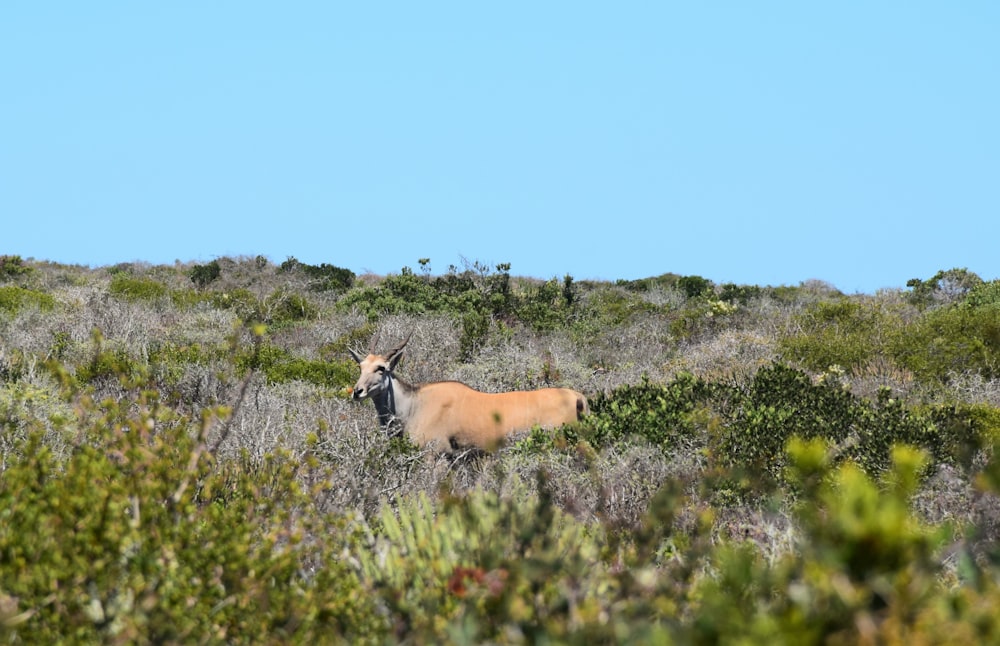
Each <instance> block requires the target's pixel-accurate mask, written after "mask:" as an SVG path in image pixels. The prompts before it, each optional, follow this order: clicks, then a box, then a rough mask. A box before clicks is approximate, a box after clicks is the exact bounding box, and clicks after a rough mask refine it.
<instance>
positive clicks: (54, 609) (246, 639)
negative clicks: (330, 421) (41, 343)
mask: <svg viewBox="0 0 1000 646" xmlns="http://www.w3.org/2000/svg"><path fill="white" fill-rule="evenodd" d="M74 410H75V411H76V416H75V417H72V418H64V419H63V420H62V422H61V426H60V427H59V428H58V431H59V432H62V433H65V434H67V435H69V436H71V437H74V438H75V440H76V444H75V449H74V450H73V451H72V453H71V455H69V457H68V458H67V459H66V460H65V461H59V460H57V459H56V458H55V457H54V455H53V453H52V452H51V451H50V450H49V448H48V447H47V445H46V444H45V443H44V442H43V440H42V437H41V434H40V433H33V434H31V435H30V437H29V438H28V439H27V440H26V441H25V442H26V444H25V446H24V449H23V450H22V451H21V455H23V459H21V460H20V461H18V462H16V463H13V464H7V467H6V469H5V471H4V472H3V477H2V478H0V517H2V518H3V519H4V522H3V523H0V571H2V572H3V573H4V575H3V577H2V581H3V589H2V591H0V606H2V607H0V613H3V614H4V616H3V623H2V625H0V635H3V637H4V638H5V639H7V640H11V641H14V642H18V643H62V642H65V641H72V642H75V643H106V642H128V643H180V642H227V643H262V642H274V641H292V642H302V643H305V642H315V641H317V640H319V641H324V640H331V639H343V640H352V641H353V640H358V639H374V638H376V637H378V636H379V635H382V634H383V633H384V631H385V625H384V623H383V621H382V620H381V619H380V618H379V617H378V616H377V615H376V614H375V608H374V606H373V604H372V601H371V598H370V597H369V596H367V595H365V594H363V593H362V591H361V589H360V584H359V581H358V579H357V577H356V576H355V575H354V574H353V572H352V571H351V570H350V569H349V568H347V567H346V566H345V565H344V564H342V563H341V561H340V560H339V558H338V555H337V552H336V550H335V549H334V547H333V545H335V544H338V545H339V544H343V543H350V542H352V540H353V539H351V538H350V532H351V530H350V529H349V528H348V527H347V525H346V524H345V523H344V522H342V521H341V520H338V519H336V518H333V517H328V516H325V515H324V514H322V513H319V512H318V511H317V510H316V509H315V508H314V507H313V502H312V501H313V497H312V495H311V493H310V492H307V491H303V490H302V489H301V488H300V487H299V486H298V484H297V480H296V478H295V473H296V471H297V470H298V469H299V468H300V466H299V465H298V464H296V463H295V462H293V461H292V460H291V459H290V458H289V457H287V456H281V455H278V456H272V457H270V458H268V464H269V465H270V466H268V467H267V468H266V469H263V470H261V471H256V472H255V471H247V470H245V469H239V468H237V469H233V468H229V467H226V468H222V465H217V464H216V463H215V461H214V460H213V458H212V455H211V453H210V452H209V451H207V450H206V441H207V439H208V433H209V431H210V430H211V429H212V428H213V427H214V426H215V424H216V421H217V420H218V421H221V422H222V423H224V420H225V419H226V417H227V415H228V412H227V410H226V409H224V408H220V409H216V410H214V411H210V412H208V413H207V415H206V416H205V418H204V419H203V420H202V421H201V422H200V423H199V424H196V425H192V423H191V422H190V421H189V420H186V419H185V418H182V417H179V416H177V415H175V414H174V413H173V412H171V411H170V410H169V409H166V408H164V407H163V406H161V405H160V403H159V401H158V399H157V397H156V396H155V394H154V393H149V392H133V396H131V397H129V398H128V399H126V400H123V401H121V402H113V401H107V402H103V403H101V404H100V405H98V404H96V403H94V402H93V401H91V400H89V399H88V398H86V397H79V396H75V405H74ZM192 426H193V427H192ZM264 474H266V479H265V478H262V477H261V476H262V475H264ZM309 536H323V537H325V538H326V537H330V538H332V537H337V536H341V537H342V541H337V540H324V541H308V540H305V539H306V538H307V537H309ZM317 566H318V571H317V572H316V573H315V574H314V575H307V574H306V572H307V571H308V568H309V567H317Z"/></svg>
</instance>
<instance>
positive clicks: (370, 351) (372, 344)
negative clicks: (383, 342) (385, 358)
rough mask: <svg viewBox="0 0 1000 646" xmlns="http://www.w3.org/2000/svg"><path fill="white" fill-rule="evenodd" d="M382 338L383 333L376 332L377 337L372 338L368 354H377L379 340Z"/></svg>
mask: <svg viewBox="0 0 1000 646" xmlns="http://www.w3.org/2000/svg"><path fill="white" fill-rule="evenodd" d="M380 336H382V333H381V332H376V333H375V336H373V337H372V342H371V344H370V345H369V346H368V354H375V346H377V345H378V339H379V337H380Z"/></svg>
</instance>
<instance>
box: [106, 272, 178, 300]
mask: <svg viewBox="0 0 1000 646" xmlns="http://www.w3.org/2000/svg"><path fill="white" fill-rule="evenodd" d="M108 291H109V292H110V293H111V295H112V296H116V297H118V298H121V299H123V300H126V301H129V302H132V303H135V302H157V301H159V300H161V299H163V298H165V297H166V296H167V294H168V290H167V286H166V285H164V284H163V283H161V282H160V281H158V280H155V279H153V278H147V277H144V276H135V275H132V274H131V273H129V272H125V271H122V272H116V273H114V274H113V275H112V277H111V285H110V286H109V288H108Z"/></svg>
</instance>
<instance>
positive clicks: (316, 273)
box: [279, 256, 355, 292]
mask: <svg viewBox="0 0 1000 646" xmlns="http://www.w3.org/2000/svg"><path fill="white" fill-rule="evenodd" d="M279 270H280V271H283V272H292V271H297V272H301V273H303V274H305V275H306V276H307V277H308V278H309V288H310V289H312V290H313V291H317V292H325V291H334V292H343V291H346V290H348V289H350V288H351V286H352V285H353V284H354V279H355V274H354V272H353V271H351V270H350V269H344V268H343V267H337V266H334V265H329V264H327V263H322V264H320V265H308V264H306V263H303V262H299V261H298V260H296V259H295V257H294V256H292V257H289V258H288V260H286V261H285V262H283V263H281V267H280V268H279Z"/></svg>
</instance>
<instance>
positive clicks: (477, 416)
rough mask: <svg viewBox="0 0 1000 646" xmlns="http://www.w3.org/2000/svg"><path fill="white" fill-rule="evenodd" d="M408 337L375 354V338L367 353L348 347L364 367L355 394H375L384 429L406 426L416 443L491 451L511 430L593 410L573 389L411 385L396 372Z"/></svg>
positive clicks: (446, 383) (558, 422)
mask: <svg viewBox="0 0 1000 646" xmlns="http://www.w3.org/2000/svg"><path fill="white" fill-rule="evenodd" d="M410 336H412V332H411V333H410ZM410 336H407V337H406V339H405V340H404V341H403V342H402V343H401V344H400V345H399V346H397V347H395V348H393V349H392V350H390V351H389V352H388V354H375V344H376V343H377V340H378V339H377V337H376V338H375V339H373V340H372V343H371V346H370V347H369V350H368V355H367V356H362V355H361V353H360V352H357V351H356V350H353V349H350V348H348V352H350V354H351V357H352V358H353V359H354V360H355V361H356V362H357V363H358V365H359V366H360V368H361V376H360V378H359V379H358V383H357V385H355V386H354V392H353V395H352V397H353V399H366V398H367V399H371V400H372V402H374V403H375V410H376V412H377V413H378V420H379V424H380V425H381V426H382V428H384V429H388V430H389V431H390V432H393V433H398V432H401V431H405V432H406V433H407V434H408V435H409V436H410V440H412V441H413V443H414V444H416V445H417V446H420V447H424V446H428V445H433V446H434V447H435V448H437V449H438V450H440V451H444V452H448V453H451V452H453V451H455V450H457V449H461V448H473V447H474V448H479V449H483V450H492V449H495V448H497V447H498V446H499V445H500V444H501V443H502V442H503V441H504V439H506V437H507V436H508V435H511V434H512V433H517V432H520V431H528V430H531V429H532V428H533V427H535V426H540V427H542V428H549V429H550V428H555V427H558V426H562V425H563V424H567V423H569V422H573V421H576V420H577V419H579V418H580V416H581V415H583V414H585V413H587V412H588V411H589V409H588V406H587V398H586V397H584V396H583V395H582V394H580V393H578V392H576V391H575V390H570V389H569V388H543V389H541V390H532V391H515V392H505V393H484V392H480V391H478V390H474V389H472V388H470V387H469V386H466V385H465V384H463V383H461V382H458V381H435V382H431V383H427V384H423V385H420V386H411V385H410V384H408V383H406V382H405V381H403V380H402V379H400V378H399V377H397V376H396V375H395V373H394V370H395V368H396V364H397V363H399V360H400V358H402V356H403V348H404V347H405V346H406V343H407V342H408V341H409V340H410ZM400 427H401V428H400Z"/></svg>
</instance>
